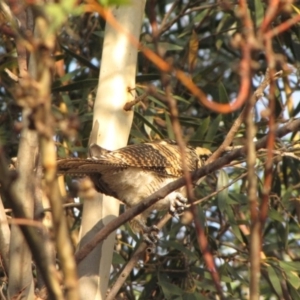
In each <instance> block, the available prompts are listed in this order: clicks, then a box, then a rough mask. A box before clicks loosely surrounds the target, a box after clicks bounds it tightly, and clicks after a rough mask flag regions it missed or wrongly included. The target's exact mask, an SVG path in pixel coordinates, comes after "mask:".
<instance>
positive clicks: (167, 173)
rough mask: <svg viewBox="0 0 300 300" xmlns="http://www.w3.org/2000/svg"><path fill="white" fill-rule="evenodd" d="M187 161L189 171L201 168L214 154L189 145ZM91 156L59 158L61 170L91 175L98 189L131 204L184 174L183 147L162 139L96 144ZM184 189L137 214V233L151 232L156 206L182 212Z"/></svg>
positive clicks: (74, 173)
mask: <svg viewBox="0 0 300 300" xmlns="http://www.w3.org/2000/svg"><path fill="white" fill-rule="evenodd" d="M185 151H186V163H187V166H188V168H189V170H190V171H194V170H196V169H197V168H199V167H201V166H202V165H203V163H204V160H205V159H206V158H207V157H208V156H209V155H210V154H211V152H210V151H209V150H208V149H205V148H200V147H198V148H192V147H189V146H188V147H186V149H185ZM89 156H90V157H89V158H87V159H82V158H67V159H61V160H58V162H57V166H58V173H60V174H70V175H71V176H83V175H88V176H89V177H90V178H91V180H92V181H93V183H94V185H95V188H96V190H97V191H98V192H100V193H103V194H106V195H109V196H113V197H115V198H117V199H119V200H120V201H121V202H123V203H124V204H125V205H126V206H127V207H132V206H134V205H136V204H138V203H140V202H141V201H143V199H145V198H146V197H148V196H150V195H151V194H153V193H154V192H156V191H157V190H159V189H160V188H162V187H164V186H165V185H167V184H168V183H170V182H172V181H175V180H176V179H178V178H180V177H182V176H183V169H182V160H181V155H180V149H179V147H178V145H177V144H176V142H174V141H170V140H160V141H155V142H150V143H143V144H135V145H129V146H126V147H124V148H121V149H118V150H114V151H109V150H106V149H104V148H101V147H100V146H98V145H96V144H93V145H91V147H90V149H89ZM186 201H187V200H186V198H185V188H184V187H182V188H180V189H178V190H176V191H174V192H172V193H170V194H169V195H167V196H166V197H165V198H164V199H162V200H159V201H158V202H156V203H155V204H154V205H153V206H151V207H150V208H148V209H147V210H146V211H144V212H143V213H141V214H140V215H138V216H137V217H135V218H134V219H133V220H132V221H131V222H130V225H131V228H132V229H133V231H135V232H142V233H148V232H149V227H147V226H146V220H147V217H148V216H149V214H150V212H151V211H153V210H154V209H157V210H167V209H170V211H171V212H173V213H175V212H182V211H183V209H184V207H185V204H186Z"/></svg>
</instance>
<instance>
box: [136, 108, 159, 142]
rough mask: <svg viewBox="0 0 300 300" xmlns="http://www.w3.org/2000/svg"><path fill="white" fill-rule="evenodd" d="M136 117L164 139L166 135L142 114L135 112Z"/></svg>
mask: <svg viewBox="0 0 300 300" xmlns="http://www.w3.org/2000/svg"><path fill="white" fill-rule="evenodd" d="M134 115H135V116H136V117H138V118H139V119H140V120H141V121H142V122H143V123H144V124H146V125H147V126H148V127H149V128H151V129H152V130H153V131H154V132H155V133H157V134H158V135H159V136H160V137H161V138H162V139H163V138H164V135H163V134H162V133H161V132H160V131H159V130H158V129H157V128H156V127H155V126H154V125H153V124H152V123H151V122H149V121H148V120H147V119H146V118H145V117H144V116H143V115H142V114H140V113H139V112H138V111H137V110H135V111H134Z"/></svg>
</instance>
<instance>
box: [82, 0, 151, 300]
mask: <svg viewBox="0 0 300 300" xmlns="http://www.w3.org/2000/svg"><path fill="white" fill-rule="evenodd" d="M144 8H145V0H132V1H131V5H126V6H119V7H116V8H114V9H113V10H112V12H113V15H114V17H115V18H116V20H117V21H118V22H119V23H120V24H121V25H122V26H123V28H125V30H126V31H127V32H129V33H130V34H132V35H133V36H135V37H136V38H137V39H138V38H139V36H140V30H141V25H142V19H143V14H144ZM136 64H137V49H136V48H135V47H133V46H132V45H131V44H130V42H129V41H128V39H127V37H126V35H124V34H123V33H122V32H118V31H116V30H115V29H114V28H112V27H111V26H110V25H109V24H107V25H106V28H105V37H104V47H103V53H102V60H101V71H100V76H99V86H98V91H97V96H96V101H95V107H94V120H93V127H94V128H93V136H94V140H93V142H97V144H99V145H100V146H102V147H104V148H106V149H109V150H114V149H118V148H121V147H123V146H125V145H126V144H127V141H128V136H129V132H130V128H131V124H132V119H133V112H132V111H129V112H126V111H124V110H123V106H124V104H125V103H126V102H128V101H131V100H132V99H133V98H134V97H133V95H134V93H133V92H129V91H128V89H129V88H134V87H135V76H136ZM95 131H96V132H95ZM95 133H96V134H95ZM118 214H119V201H117V200H115V199H113V198H111V197H108V196H105V195H100V194H98V195H97V197H96V199H94V200H89V201H86V202H85V203H84V208H83V216H82V227H81V236H80V238H81V241H80V246H81V245H83V244H84V243H85V242H86V241H87V240H90V239H91V238H92V237H93V235H94V234H95V232H97V231H98V230H99V229H100V228H101V227H103V226H105V225H106V224H107V223H108V222H110V221H111V220H113V219H114V218H115V217H116V216H118ZM114 242H115V233H113V234H111V235H110V236H109V237H108V238H107V239H106V240H105V241H104V242H103V243H102V244H100V245H99V246H98V247H96V249H94V251H93V252H92V253H90V254H89V256H88V257H86V258H85V259H84V260H83V261H82V262H81V263H80V264H79V266H78V274H79V277H80V294H81V299H89V300H93V299H104V298H105V294H106V292H107V286H108V280H109V275H110V268H111V262H112V255H113V248H114Z"/></svg>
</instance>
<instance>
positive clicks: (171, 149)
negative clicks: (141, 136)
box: [57, 140, 202, 177]
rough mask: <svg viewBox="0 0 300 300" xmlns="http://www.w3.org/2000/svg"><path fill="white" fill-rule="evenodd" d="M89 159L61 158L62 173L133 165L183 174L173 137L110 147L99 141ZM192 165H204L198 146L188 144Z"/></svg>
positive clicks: (152, 170)
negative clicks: (109, 149)
mask: <svg viewBox="0 0 300 300" xmlns="http://www.w3.org/2000/svg"><path fill="white" fill-rule="evenodd" d="M92 147H93V151H92V152H94V153H96V154H97V155H92V157H91V158H89V159H79V158H68V159H62V160H59V161H58V162H57V164H58V170H59V173H68V174H73V175H76V174H78V175H80V174H92V173H102V174H103V173H104V172H107V171H109V172H118V171H120V170H123V169H127V168H130V167H133V168H141V169H142V170H144V171H151V172H154V173H156V174H158V175H160V176H171V177H180V176H182V174H183V169H182V159H181V155H180V151H179V148H178V146H177V145H176V144H175V143H173V142H170V141H165V140H162V141H159V142H151V143H144V144H134V145H129V146H126V147H123V148H120V149H118V150H114V151H108V150H104V149H102V148H101V147H99V146H98V147H99V149H98V150H99V151H97V149H96V147H97V146H95V145H93V146H92ZM186 162H187V166H188V169H189V170H190V171H193V170H195V169H197V168H198V167H200V166H201V165H202V162H201V160H200V159H199V156H198V153H196V151H195V149H194V148H191V147H187V148H186Z"/></svg>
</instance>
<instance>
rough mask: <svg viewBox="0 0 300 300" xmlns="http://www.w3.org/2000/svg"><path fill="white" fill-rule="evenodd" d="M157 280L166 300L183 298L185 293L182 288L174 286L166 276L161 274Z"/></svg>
mask: <svg viewBox="0 0 300 300" xmlns="http://www.w3.org/2000/svg"><path fill="white" fill-rule="evenodd" d="M157 278H158V284H159V285H160V287H161V288H162V290H163V293H164V295H165V297H166V299H168V300H169V299H170V300H171V299H175V298H174V296H181V295H182V294H183V293H184V291H183V290H182V289H181V288H179V287H178V286H176V285H174V284H172V283H171V282H170V281H169V279H168V277H167V276H166V275H165V274H162V273H160V272H159V273H158V276H157ZM176 299H178V298H176Z"/></svg>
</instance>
